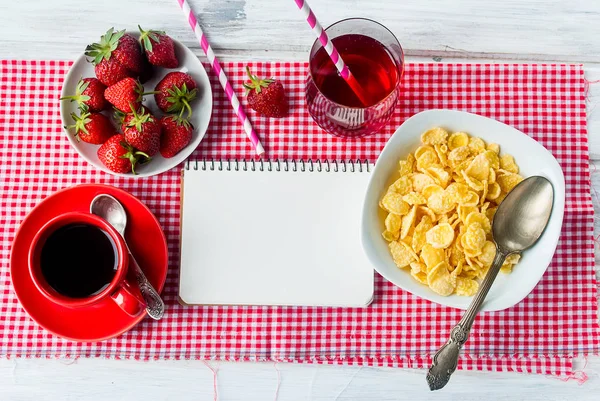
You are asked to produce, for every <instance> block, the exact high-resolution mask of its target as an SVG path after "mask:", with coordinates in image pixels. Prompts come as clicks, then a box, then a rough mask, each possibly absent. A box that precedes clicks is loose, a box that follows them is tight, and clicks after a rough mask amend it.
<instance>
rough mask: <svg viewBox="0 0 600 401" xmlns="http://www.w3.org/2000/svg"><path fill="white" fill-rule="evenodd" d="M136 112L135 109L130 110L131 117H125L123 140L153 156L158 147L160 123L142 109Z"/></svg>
mask: <svg viewBox="0 0 600 401" xmlns="http://www.w3.org/2000/svg"><path fill="white" fill-rule="evenodd" d="M141 111H142V113H141V114H138V113H137V112H136V110H135V109H132V110H131V113H132V114H133V117H131V118H128V117H127V116H126V117H125V120H126V121H127V123H126V127H125V130H124V131H123V134H124V135H125V140H126V141H127V143H129V144H130V145H132V146H135V147H136V148H137V149H139V150H141V151H142V152H145V153H146V154H148V156H154V155H155V154H156V153H158V151H159V149H160V130H161V127H160V124H159V123H158V121H157V120H156V118H155V117H154V116H153V115H152V114H150V113H148V112H145V111H144V110H141Z"/></svg>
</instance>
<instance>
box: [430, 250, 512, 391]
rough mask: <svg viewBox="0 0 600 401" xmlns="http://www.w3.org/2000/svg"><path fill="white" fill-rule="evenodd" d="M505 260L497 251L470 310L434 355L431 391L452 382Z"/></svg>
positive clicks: (503, 255) (504, 255)
mask: <svg viewBox="0 0 600 401" xmlns="http://www.w3.org/2000/svg"><path fill="white" fill-rule="evenodd" d="M504 259H506V254H505V253H503V252H501V251H500V249H496V256H495V257H494V261H493V262H492V265H491V266H490V269H489V270H488V273H487V274H486V276H485V278H484V279H483V281H482V282H481V285H480V286H479V291H477V294H476V295H475V297H474V298H473V301H471V305H469V309H467V311H466V312H465V314H464V315H463V317H462V319H460V321H459V322H458V324H457V325H456V326H454V328H453V329H452V331H451V332H450V339H449V340H448V342H447V343H446V344H444V345H443V346H442V348H440V349H439V350H438V352H436V354H435V355H434V357H433V364H432V365H431V367H430V368H429V372H427V384H429V389H430V390H432V391H433V390H439V389H441V388H442V387H444V386H445V385H446V384H447V383H448V381H449V380H450V375H452V373H454V371H455V370H456V367H457V365H458V356H459V355H460V349H461V347H462V346H463V344H464V343H466V342H467V338H468V337H469V332H470V331H471V326H472V325H473V321H474V320H475V316H477V312H479V308H480V307H481V304H482V303H483V301H484V300H485V297H486V296H487V294H488V292H489V291H490V288H492V284H493V283H494V280H495V279H496V276H497V275H498V272H499V271H500V267H502V264H503V263H504Z"/></svg>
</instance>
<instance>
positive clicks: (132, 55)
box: [112, 30, 144, 74]
mask: <svg viewBox="0 0 600 401" xmlns="http://www.w3.org/2000/svg"><path fill="white" fill-rule="evenodd" d="M115 35H117V36H118V35H122V36H120V38H119V43H118V44H117V47H116V48H115V49H114V50H113V52H112V54H113V56H114V57H115V58H116V59H117V60H119V62H120V63H121V64H123V65H124V66H125V67H126V68H127V69H128V70H131V71H133V72H135V73H136V74H139V73H141V72H142V69H143V66H144V54H143V53H142V48H141V47H140V44H139V43H138V41H137V39H136V38H135V36H132V35H130V34H128V33H125V30H123V31H119V32H117V33H116V34H115Z"/></svg>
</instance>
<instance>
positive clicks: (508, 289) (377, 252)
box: [361, 110, 565, 311]
mask: <svg viewBox="0 0 600 401" xmlns="http://www.w3.org/2000/svg"><path fill="white" fill-rule="evenodd" d="M436 126H440V127H444V128H446V129H447V130H449V131H464V132H467V133H469V134H471V135H474V136H478V137H480V138H482V139H484V140H485V141H486V142H494V143H498V144H499V145H500V152H501V154H503V153H508V154H511V155H513V156H514V158H515V161H516V162H517V164H518V165H519V168H520V173H521V175H523V176H524V177H529V176H532V175H541V176H544V177H546V178H547V179H549V180H550V182H551V183H552V185H553V187H554V208H553V210H552V215H551V217H550V222H549V223H548V226H547V228H546V230H545V231H544V233H543V235H542V237H541V238H540V240H539V241H538V242H537V243H536V244H535V245H534V246H533V247H532V248H530V249H528V250H526V251H524V252H523V254H522V257H521V260H520V262H519V264H517V265H516V266H515V268H514V269H513V272H512V273H511V274H499V275H498V278H497V279H496V281H495V282H494V285H493V286H492V288H491V289H490V292H489V294H488V296H487V298H486V300H485V302H484V304H483V306H482V310H484V311H495V310H501V309H506V308H510V307H511V306H513V305H515V304H517V303H518V302H520V301H521V300H522V299H523V298H525V297H526V296H527V295H528V294H529V293H530V292H531V291H532V290H533V288H534V287H535V286H536V285H537V283H538V282H539V280H540V279H541V278H542V276H543V274H544V272H545V271H546V269H547V268H548V265H549V264H550V261H551V260H552V256H553V255H554V251H555V250H556V245H557V243H558V237H559V235H560V230H561V226H562V220H563V213H564V207H565V179H564V176H563V172H562V170H561V168H560V166H559V164H558V162H557V161H556V159H554V157H553V156H552V154H551V153H550V152H548V151H547V150H546V148H544V147H543V146H542V145H540V144H539V143H537V142H536V141H535V140H533V139H531V138H530V137H528V136H527V135H525V134H524V133H522V132H521V131H518V130H517V129H515V128H512V127H510V126H508V125H506V124H503V123H501V122H498V121H496V120H492V119H489V118H486V117H482V116H478V115H476V114H471V113H465V112H460V111H451V110H429V111H424V112H422V113H419V114H416V115H414V116H413V117H411V118H409V119H408V120H406V121H405V122H404V124H402V125H401V126H400V127H399V128H398V129H397V130H396V132H395V133H394V135H392V137H391V138H390V139H389V141H388V142H387V144H386V145H385V147H384V148H383V151H382V152H381V155H380V156H379V159H378V160H377V163H376V165H375V169H374V170H373V172H372V174H371V178H370V181H369V185H368V187H367V193H366V196H365V201H364V206H363V215H362V225H361V227H362V228H361V229H362V232H361V236H362V243H363V247H364V249H365V253H366V254H367V257H368V258H369V260H370V261H371V263H372V264H373V266H374V267H375V270H377V272H379V274H381V275H382V276H383V277H385V278H386V279H387V280H389V281H391V282H392V283H394V284H395V285H397V286H398V287H400V288H403V289H405V290H406V291H409V292H411V293H413V294H415V295H418V296H420V297H422V298H425V299H428V300H430V301H433V302H437V303H439V304H441V305H446V306H452V307H455V308H459V309H466V308H467V307H468V306H469V304H470V302H471V297H463V296H458V295H451V296H449V297H443V296H441V295H438V294H436V293H435V292H433V291H432V290H430V289H429V287H427V286H425V285H423V284H420V283H418V282H417V281H416V280H415V279H413V278H412V276H411V275H410V272H408V271H406V270H403V269H399V268H398V267H396V265H395V264H394V261H393V260H392V256H391V255H390V252H389V248H388V244H387V242H386V241H385V240H384V239H383V238H382V236H381V233H382V232H383V230H384V225H383V221H382V219H381V218H380V216H379V211H378V209H379V206H378V203H379V200H380V199H381V197H382V196H383V195H384V193H385V191H386V190H387V186H388V184H389V180H390V177H391V176H392V175H393V174H394V173H395V172H396V170H397V166H398V160H400V159H404V158H406V156H407V155H408V153H410V152H414V150H415V149H416V148H417V147H418V146H419V144H420V136H421V133H423V132H424V131H426V130H428V129H430V128H432V127H436Z"/></svg>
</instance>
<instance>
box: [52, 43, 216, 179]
mask: <svg viewBox="0 0 600 401" xmlns="http://www.w3.org/2000/svg"><path fill="white" fill-rule="evenodd" d="M128 33H130V34H132V35H134V36H135V37H136V38H137V37H139V33H138V32H128ZM99 38H100V34H98V38H97V39H99ZM173 42H174V43H175V54H176V55H177V59H178V60H179V67H178V68H174V69H168V68H161V67H154V76H153V78H152V79H151V80H149V81H148V82H146V83H144V89H145V90H146V91H147V92H149V91H153V90H154V88H155V87H156V85H157V84H158V82H159V81H160V80H161V79H162V78H163V77H164V76H165V75H166V74H167V73H169V72H172V71H184V72H187V73H188V74H190V75H191V76H192V77H193V78H194V80H195V81H196V83H197V84H198V95H197V96H196V99H194V101H193V102H192V110H193V114H192V118H191V120H190V121H191V123H192V125H193V126H194V133H193V135H192V140H191V142H190V143H189V144H188V146H186V147H185V148H184V149H182V150H181V151H180V152H179V153H178V154H177V155H175V156H174V157H172V158H169V159H166V158H164V157H162V156H161V155H160V153H158V154H156V155H155V156H153V157H152V161H151V162H150V163H148V164H145V165H139V166H136V169H135V170H136V173H137V175H133V174H117V173H114V172H112V171H110V170H109V169H107V168H106V167H105V166H104V164H102V163H101V162H100V160H98V155H97V152H98V147H99V145H92V144H89V143H85V142H78V141H77V139H76V138H75V137H74V136H73V133H74V129H68V130H67V129H66V130H64V131H65V135H66V136H67V138H68V139H69V142H71V145H72V146H73V147H74V148H75V150H76V151H77V153H79V155H80V156H81V157H83V158H84V159H85V160H87V161H88V162H89V163H90V164H92V165H94V166H95V167H97V168H99V169H100V170H102V171H105V172H107V173H110V174H113V175H122V176H127V177H149V176H152V175H156V174H160V173H162V172H165V171H167V170H170V169H172V168H173V167H175V166H177V165H178V164H179V163H181V162H183V161H184V160H185V159H186V158H187V157H188V156H189V155H190V154H191V153H192V152H193V151H194V149H196V147H197V146H198V144H199V143H200V141H202V138H204V135H205V134H206V130H207V129H208V123H209V122H210V116H211V113H212V90H211V87H210V81H209V79H208V75H207V74H206V70H205V69H204V66H203V65H202V63H201V62H200V60H199V59H198V57H196V56H195V55H194V53H193V52H192V51H191V50H190V49H188V48H187V47H186V46H184V45H183V44H181V43H180V42H178V41H176V40H173ZM86 59H87V57H86V56H85V54H82V55H81V56H79V58H78V59H77V60H76V61H75V63H74V64H73V66H72V67H71V69H70V70H69V73H68V74H67V76H66V77H65V81H64V84H63V88H62V94H61V96H68V95H73V94H74V93H75V88H76V87H77V82H79V79H80V78H87V77H95V76H96V74H95V73H94V66H93V65H92V64H91V63H89V62H87V60H86ZM143 104H144V106H146V107H148V108H149V109H150V110H151V111H152V113H153V114H154V115H155V116H156V117H158V118H160V116H161V115H163V114H164V113H163V112H162V111H161V110H160V109H159V108H158V107H157V106H156V102H155V101H154V95H146V96H144V102H143ZM73 112H77V103H76V102H70V101H68V100H63V101H61V106H60V116H61V119H62V124H63V126H67V125H71V124H73V123H74V122H73V119H72V118H71V113H73ZM111 113H112V110H109V111H108V113H107V112H105V114H107V115H108V116H110V114H111Z"/></svg>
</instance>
